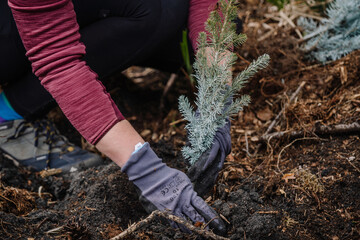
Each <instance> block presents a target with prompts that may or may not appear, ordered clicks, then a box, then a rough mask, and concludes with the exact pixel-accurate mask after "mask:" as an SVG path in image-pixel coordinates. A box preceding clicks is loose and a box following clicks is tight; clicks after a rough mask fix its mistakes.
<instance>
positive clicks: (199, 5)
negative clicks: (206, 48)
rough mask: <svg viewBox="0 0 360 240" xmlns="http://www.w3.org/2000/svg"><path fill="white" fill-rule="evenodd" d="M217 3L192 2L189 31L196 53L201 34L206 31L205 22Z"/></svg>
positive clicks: (208, 0)
mask: <svg viewBox="0 0 360 240" xmlns="http://www.w3.org/2000/svg"><path fill="white" fill-rule="evenodd" d="M217 2H218V0H190V9H189V18H188V29H189V38H190V41H191V45H192V47H193V49H194V51H196V49H197V38H198V36H199V33H200V32H204V31H205V22H206V21H207V19H208V17H209V13H210V12H211V11H212V10H214V7H215V4H216V3H217Z"/></svg>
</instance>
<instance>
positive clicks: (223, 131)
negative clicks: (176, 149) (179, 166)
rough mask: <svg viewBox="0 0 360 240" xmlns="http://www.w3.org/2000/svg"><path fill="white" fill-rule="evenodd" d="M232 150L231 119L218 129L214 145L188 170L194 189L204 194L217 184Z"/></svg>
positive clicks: (201, 194)
mask: <svg viewBox="0 0 360 240" xmlns="http://www.w3.org/2000/svg"><path fill="white" fill-rule="evenodd" d="M230 152H231V136H230V121H229V119H226V124H225V125H224V126H223V127H222V128H220V129H218V130H217V131H216V134H215V136H214V140H213V144H212V146H211V147H210V148H209V149H208V150H207V151H206V152H204V153H203V154H202V155H201V156H200V158H199V160H197V161H196V162H195V163H194V164H193V165H192V166H191V167H190V168H189V170H188V171H187V173H186V174H187V175H188V176H189V178H190V180H191V182H192V183H193V186H194V190H195V191H196V192H197V193H198V194H199V195H200V196H204V194H206V193H207V192H208V191H209V190H210V189H211V188H212V187H213V186H214V184H215V181H216V179H217V177H218V175H219V172H220V170H221V169H222V167H223V165H224V161H225V158H226V156H227V155H229V154H230Z"/></svg>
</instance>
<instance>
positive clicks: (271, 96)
mask: <svg viewBox="0 0 360 240" xmlns="http://www.w3.org/2000/svg"><path fill="white" fill-rule="evenodd" d="M244 2H245V3H243V4H241V5H240V6H239V9H240V12H239V15H240V17H241V18H242V19H243V20H244V32H245V33H246V34H247V36H248V41H247V42H246V43H245V44H244V45H243V46H242V47H240V48H239V49H238V50H237V53H238V56H239V61H238V63H237V64H236V65H235V66H234V73H237V72H240V71H241V70H242V69H244V68H245V67H246V66H247V65H248V64H249V62H251V61H252V60H253V59H256V58H257V57H259V56H260V55H261V54H264V53H267V54H269V55H270V57H271V63H270V66H269V67H268V68H266V69H265V70H263V71H261V72H259V73H258V74H257V75H256V76H255V77H254V78H252V79H251V80H250V82H249V84H247V86H246V87H245V88H244V89H243V91H242V93H246V94H249V95H250V96H251V98H252V102H251V104H250V105H249V107H246V108H245V109H244V111H242V112H240V113H239V114H238V115H237V116H235V117H234V118H233V119H232V121H231V123H232V126H231V135H232V152H231V154H230V155H229V156H228V157H227V160H226V162H225V165H224V168H223V170H222V171H221V173H220V175H219V178H218V181H217V183H216V185H215V186H214V188H213V189H212V191H211V192H209V193H208V194H207V195H206V196H205V197H204V198H205V199H206V201H207V202H208V203H209V204H210V205H211V206H212V207H213V208H215V209H216V210H217V212H218V213H220V214H221V215H222V218H223V219H224V221H225V222H226V224H227V227H228V233H227V235H226V236H225V237H227V238H230V239H329V240H338V239H339V240H340V239H341V240H342V239H359V238H360V138H359V133H360V131H359V128H358V127H359V124H360V121H359V119H360V81H359V77H360V51H355V52H353V53H351V54H349V55H348V56H346V57H344V58H342V59H340V60H338V61H334V62H332V63H329V64H327V65H322V64H318V63H316V62H311V61H309V60H307V59H306V58H305V55H304V53H303V52H301V50H300V46H299V40H298V39H299V38H298V35H297V33H296V30H295V29H294V28H292V27H291V26H289V25H285V26H282V27H277V26H278V25H279V23H278V22H277V21H276V20H274V19H275V18H270V17H265V16H269V14H274V12H272V10H271V9H272V8H271V7H270V5H269V4H264V3H263V1H257V0H247V1H244ZM264 36H265V37H264ZM169 76H170V74H168V73H163V72H159V71H157V70H152V69H143V68H139V67H133V68H130V69H128V70H127V71H125V72H124V73H123V74H119V75H117V76H113V77H111V78H110V79H109V81H108V83H107V85H106V87H107V89H108V90H109V92H110V93H111V95H112V97H113V98H114V100H115V102H116V103H117V104H118V106H119V108H120V110H121V111H122V112H123V113H124V115H125V116H127V119H128V120H129V121H130V122H131V123H132V124H133V125H134V127H135V128H136V129H137V130H138V131H139V132H140V133H141V134H142V136H143V137H144V138H145V139H146V140H147V141H149V142H150V144H151V146H152V147H153V148H154V149H155V151H156V152H157V153H158V155H159V156H160V157H161V158H163V160H164V161H165V162H166V163H167V164H168V165H170V166H172V167H175V168H178V169H181V170H183V171H186V162H185V161H184V160H183V158H182V156H181V153H180V149H181V147H182V146H183V145H184V143H185V139H186V132H185V130H184V125H185V122H184V121H182V120H181V118H182V117H181V115H180V114H179V112H178V109H177V99H178V96H179V95H181V94H186V95H188V96H189V95H190V92H191V88H190V87H189V84H188V82H187V81H186V78H185V77H178V78H177V79H176V80H175V83H174V84H173V86H172V87H171V88H170V90H169V91H168V93H167V94H166V96H164V97H162V94H163V91H164V88H165V86H166V83H167V80H168V79H169ZM278 115H279V117H278V121H276V122H275V124H274V126H273V128H272V129H271V131H270V132H269V133H273V134H272V135H269V134H268V133H267V129H268V128H269V126H270V125H271V123H272V122H273V121H274V119H275V118H276V117H277V116H278ZM49 117H51V118H53V119H54V120H55V121H56V123H57V125H58V127H59V129H60V131H61V132H62V133H63V134H64V135H66V136H67V137H68V138H69V139H70V140H71V141H72V142H74V143H77V144H82V145H83V147H85V148H87V149H90V150H94V149H93V148H92V147H91V146H89V145H88V144H86V143H84V142H83V141H82V140H81V137H80V136H79V135H78V134H77V133H76V131H75V130H74V128H73V127H72V126H71V125H70V124H69V122H68V121H67V120H66V119H65V118H64V116H63V115H62V114H61V113H60V112H59V111H58V110H55V111H53V112H52V113H51V114H50V115H49ZM341 124H342V125H341ZM0 180H1V182H0V239H28V240H30V239H110V238H112V237H114V236H116V235H118V234H119V233H121V232H122V231H124V230H125V229H126V228H127V227H128V225H130V224H132V223H135V222H138V221H140V220H141V219H143V218H146V217H147V216H148V214H147V213H146V212H145V210H144V209H143V208H142V206H141V204H140V203H139V201H138V197H137V194H136V192H135V189H134V187H133V185H132V183H130V182H129V181H128V180H127V177H126V176H125V175H124V174H123V173H121V171H120V168H119V167H117V166H116V165H115V164H114V163H112V162H111V161H110V160H108V159H106V158H104V163H103V165H101V166H98V167H96V168H91V169H88V170H85V171H82V172H78V173H72V174H63V175H51V176H47V177H42V176H41V174H39V173H33V172H30V171H29V170H27V169H24V168H18V167H16V166H14V165H13V164H12V162H10V161H9V160H8V159H5V158H4V157H0ZM126 239H164V240H165V239H206V238H205V237H203V236H202V235H201V234H197V233H195V232H193V233H191V234H188V233H182V232H180V231H179V230H176V229H173V228H171V227H170V225H168V224H167V222H166V221H162V220H160V219H158V218H155V219H154V220H153V221H151V222H150V223H148V224H144V226H143V227H142V228H140V229H138V230H136V231H134V232H133V233H132V234H128V235H127V236H126Z"/></svg>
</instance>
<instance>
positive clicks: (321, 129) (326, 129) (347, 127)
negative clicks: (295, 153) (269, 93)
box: [260, 122, 360, 142]
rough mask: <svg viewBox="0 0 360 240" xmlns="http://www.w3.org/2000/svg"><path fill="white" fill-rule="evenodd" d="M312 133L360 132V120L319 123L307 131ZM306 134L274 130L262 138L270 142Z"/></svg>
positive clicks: (303, 132)
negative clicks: (345, 122)
mask: <svg viewBox="0 0 360 240" xmlns="http://www.w3.org/2000/svg"><path fill="white" fill-rule="evenodd" d="M306 132H310V133H314V134H316V135H326V134H328V135H332V134H339V133H343V134H350V133H354V132H360V122H353V123H349V124H336V125H330V126H327V125H319V126H315V127H313V129H312V130H311V131H306ZM304 135H305V131H296V130H295V131H282V132H274V133H269V134H266V135H263V136H262V137H261V138H260V140H261V141H264V142H268V141H269V139H280V138H283V137H290V138H297V137H301V136H304Z"/></svg>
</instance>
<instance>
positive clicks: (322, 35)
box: [297, 0, 360, 63]
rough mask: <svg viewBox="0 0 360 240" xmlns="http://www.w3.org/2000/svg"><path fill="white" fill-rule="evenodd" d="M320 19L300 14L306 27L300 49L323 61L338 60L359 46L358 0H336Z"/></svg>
mask: <svg viewBox="0 0 360 240" xmlns="http://www.w3.org/2000/svg"><path fill="white" fill-rule="evenodd" d="M326 15H327V16H328V17H327V18H325V19H323V20H322V21H321V22H319V23H318V22H316V21H314V20H312V19H307V18H299V19H298V22H297V23H298V25H299V26H301V27H302V28H303V29H304V30H305V33H306V35H305V37H304V39H305V40H306V43H304V44H303V46H302V47H303V49H304V51H305V52H307V53H308V55H309V56H310V58H312V59H316V60H318V61H320V62H322V63H326V62H328V61H334V60H337V59H339V58H341V57H343V56H345V55H346V54H348V53H350V52H352V51H354V50H357V49H360V0H335V1H333V2H332V3H330V4H329V6H328V8H327V10H326Z"/></svg>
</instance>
